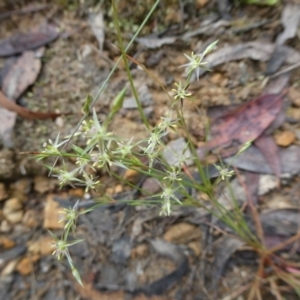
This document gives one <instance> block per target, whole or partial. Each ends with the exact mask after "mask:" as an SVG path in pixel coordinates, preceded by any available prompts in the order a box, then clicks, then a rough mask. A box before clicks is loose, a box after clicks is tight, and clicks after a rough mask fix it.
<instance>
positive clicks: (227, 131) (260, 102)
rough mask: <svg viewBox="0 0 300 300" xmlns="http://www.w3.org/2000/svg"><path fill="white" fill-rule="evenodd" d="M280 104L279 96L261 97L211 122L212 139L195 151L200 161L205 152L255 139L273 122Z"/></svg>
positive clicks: (281, 99) (280, 98) (281, 100)
mask: <svg viewBox="0 0 300 300" xmlns="http://www.w3.org/2000/svg"><path fill="white" fill-rule="evenodd" d="M282 102H283V98H282V96H281V95H280V94H279V95H277V94H276V95H275V94H269V95H262V96H260V97H258V98H256V99H254V100H252V101H250V102H248V103H246V104H244V105H242V106H240V107H239V108H237V109H236V110H234V111H232V112H230V113H228V114H226V115H224V116H222V117H219V118H218V119H215V120H213V122H212V125H211V134H212V139H211V140H210V141H208V142H207V143H206V144H205V145H204V146H203V147H200V148H198V149H197V153H198V155H199V157H200V159H202V158H203V157H204V153H205V152H206V151H209V150H212V149H215V148H220V147H221V148H225V147H229V146H232V145H233V143H238V144H239V145H242V144H244V143H246V142H248V141H253V140H255V139H257V138H258V137H259V136H260V135H261V134H262V133H263V132H264V131H265V130H266V129H267V128H268V127H269V126H270V124H271V123H272V122H273V121H274V120H275V118H276V116H277V115H278V114H279V112H280V110H281V106H282ZM220 154H221V155H222V153H220Z"/></svg>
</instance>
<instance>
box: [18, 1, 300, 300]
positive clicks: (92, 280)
mask: <svg viewBox="0 0 300 300" xmlns="http://www.w3.org/2000/svg"><path fill="white" fill-rule="evenodd" d="M220 2H221V1H220ZM229 13H230V12H229ZM221 29H222V28H221ZM200 34H202V33H200ZM191 39H192V37H191ZM60 42H61V41H60ZM73 42H74V41H69V42H68V43H71V45H72V46H74V45H73V44H72V43H73ZM64 45H66V44H64ZM165 46H166V47H167V44H165ZM260 47H261V49H259V47H257V48H256V49H255V51H259V50H261V52H263V51H264V50H263V49H264V43H261V44H260ZM104 48H105V45H104ZM254 48H255V47H254ZM266 48H268V43H266ZM271 48H273V49H274V45H273V44H272V47H271ZM241 49H242V50H240V51H243V47H241ZM244 49H245V48H244ZM290 49H291V48H288V51H290ZM220 50H222V49H220ZM22 52H23V51H22ZM246 52H247V51H246ZM250 52H251V51H250ZM267 52H268V51H267ZM59 53H60V52H59ZM62 53H64V52H62ZM70 53H72V52H70ZM271 53H272V51H269V52H268V53H267V54H266V55H265V57H264V54H261V53H258V54H253V53H252V54H251V55H250V56H248V57H250V58H252V57H255V55H257V56H256V57H259V55H261V57H262V58H263V59H261V61H264V62H266V61H268V59H269V58H268V57H270V55H271ZM291 53H294V52H293V51H292V52H291ZM57 55H58V53H57ZM62 55H63V54H62ZM64 55H66V53H64ZM68 55H70V54H68ZM248 55H249V53H248ZM240 57H241V56H240ZM246 57H247V56H246ZM233 60H234V59H232V60H228V61H233ZM225 61H226V60H225ZM228 61H227V62H228ZM292 61H293V60H292ZM45 67H47V63H46V66H45ZM72 67H74V65H72ZM80 67H83V66H82V65H81V66H80ZM88 71H89V70H87V72H88ZM67 75H68V74H67ZM67 75H66V77H67ZM56 76H57V75H56ZM71 84H73V83H71ZM73 85H74V84H73ZM52 88H53V86H52ZM68 88H69V87H68ZM275 88H278V86H277V85H276V84H275V87H274V88H270V89H269V91H267V92H266V91H264V92H263V94H264V96H261V97H259V98H261V99H269V100H270V99H272V97H275V98H276V97H278V95H272V96H270V95H271V94H280V93H281V92H282V89H281V90H279V91H277V90H275ZM234 92H235V90H233V93H234ZM254 94H258V93H257V91H255V92H254ZM269 97H271V98H269ZM153 98H155V97H153ZM259 98H258V99H259ZM76 101H77V98H76ZM154 101H155V100H154ZM270 101H271V100H270ZM278 101H279V100H278ZM280 101H282V99H281V100H280ZM280 101H279V102H280ZM250 102H251V101H250ZM258 102H259V101H258ZM275 102H276V101H275ZM212 103H213V102H212ZM155 104H157V102H156V103H155ZM245 106H246V107H247V109H244V112H243V113H242V112H241V114H242V117H243V116H244V115H243V114H245V115H246V116H247V118H248V119H249V118H250V119H251V118H252V117H253V118H254V122H256V121H257V119H256V118H258V117H256V116H255V114H259V118H264V114H265V113H266V114H267V117H266V119H267V121H266V122H265V123H264V124H259V126H258V127H261V128H260V129H259V130H258V129H255V130H254V133H253V136H254V137H255V138H257V139H261V138H262V139H263V138H265V137H264V136H263V134H265V133H267V132H268V130H269V132H268V134H270V133H272V132H274V130H275V129H276V128H278V126H279V125H280V124H282V120H281V121H278V124H277V125H276V126H275V125H274V128H275V129H272V130H270V127H271V126H272V124H273V123H274V122H275V120H276V119H277V117H278V116H279V115H280V113H281V112H282V110H283V106H284V103H283V104H282V103H281V105H279V104H278V103H277V105H275V107H277V106H280V109H279V108H278V107H277V108H276V109H274V110H273V108H272V106H271V104H270V106H268V105H266V109H265V110H270V111H271V112H273V113H274V115H272V114H271V115H272V116H270V115H268V113H267V112H266V111H265V110H263V112H262V113H260V111H259V109H258V108H256V109H253V113H251V114H250V116H248V115H247V113H246V110H248V108H249V107H251V105H249V104H248V106H247V104H245ZM159 108H160V107H158V109H159ZM240 108H241V107H235V108H234V109H233V110H232V111H229V112H227V113H225V115H224V114H221V117H220V120H221V121H220V123H218V126H221V125H224V126H229V127H232V128H231V129H230V130H231V131H230V133H233V134H234V136H235V137H236V138H237V140H236V141H233V146H234V147H235V148H236V146H240V145H241V143H242V142H243V141H244V139H243V138H242V137H240V135H239V133H236V135H235V132H237V129H234V128H237V127H238V125H234V122H233V123H230V125H226V122H225V121H226V120H227V119H226V118H228V120H229V121H230V118H229V117H228V116H230V115H232V118H233V117H234V115H235V114H236V113H238V111H239V109H240ZM250 110H251V109H250ZM240 111H243V110H240ZM127 114H128V115H130V114H131V112H127ZM131 116H132V115H131ZM242 117H238V119H239V120H241V119H242ZM272 120H273V121H272ZM121 121H122V123H121V124H125V118H124V119H121ZM230 122H231V121H230ZM249 124H252V123H249ZM267 124H269V125H267ZM218 126H217V125H216V127H215V132H214V134H215V135H218V131H219V128H218ZM250 126H251V125H250ZM245 128H246V126H245V127H243V128H242V130H244V129H245ZM251 129H252V128H251ZM267 138H270V137H269V136H268V137H267ZM215 144H216V145H217V146H218V147H220V148H222V147H223V146H224V145H227V144H232V141H231V140H230V138H228V137H226V138H225V139H223V140H222V139H221V142H220V144H218V143H217V142H215ZM263 145H269V144H268V142H266V141H265V144H264V143H263ZM212 148H213V146H212ZM261 148H263V147H261ZM253 149H256V150H255V153H254V152H251V151H252V150H253ZM235 150H236V149H235ZM273 150H274V149H273ZM253 153H254V154H253ZM244 154H248V156H246V157H244V160H242V163H247V162H248V165H249V168H250V169H251V168H252V169H255V171H254V172H255V173H264V172H265V171H266V170H267V172H266V173H270V174H276V172H277V173H278V172H279V171H278V169H277V171H276V170H275V169H276V168H274V166H273V167H272V166H271V165H270V163H268V162H267V161H266V155H263V154H262V152H261V151H259V150H258V148H257V147H256V145H253V146H251V147H250V148H249V149H248V150H246V151H245V152H244V153H242V154H241V155H240V156H241V157H242V156H243V155H244ZM267 155H268V154H267ZM278 155H279V157H280V162H281V165H280V167H281V170H280V174H281V176H282V177H283V174H285V172H286V173H289V174H292V175H295V174H298V173H299V170H298V169H299V168H298V165H299V164H297V160H298V161H299V147H298V146H295V145H294V146H291V147H288V148H287V149H279V150H278ZM240 156H238V157H237V158H236V160H235V161H234V162H233V164H234V165H235V164H236V162H239V157H240ZM273 157H274V156H273ZM225 159H226V158H225ZM257 159H258V161H257ZM245 161H246V162H245ZM255 161H256V162H255ZM237 165H238V164H237ZM252 165H254V167H253V166H252ZM277 167H278V166H277ZM241 169H243V166H242V167H241ZM245 169H247V167H245ZM257 170H260V171H259V172H258V171H257ZM254 181H255V180H254ZM249 184H250V183H249ZM249 189H250V188H249ZM241 190H242V189H241ZM244 194H245V193H244ZM33 200H34V199H31V200H30V206H31V207H32V206H34V202H32V201H33ZM123 208H124V206H123ZM184 209H185V208H182V212H181V211H179V212H175V213H174V216H172V217H171V218H170V219H168V220H165V219H164V220H161V219H160V218H153V220H152V219H150V220H149V221H148V222H147V224H146V221H144V222H142V221H141V222H140V224H139V231H138V233H137V234H132V235H131V238H132V241H133V242H134V243H137V244H140V243H144V244H146V248H147V249H148V242H149V241H159V234H160V233H163V232H165V231H166V228H168V227H172V226H173V222H174V223H176V221H177V220H178V219H179V220H181V219H183V218H186V220H187V221H188V222H191V220H190V219H189V217H188V216H189V215H188V214H186V212H185V213H183V211H184ZM193 211H195V209H193ZM116 212H117V213H116ZM153 213H155V212H154V211H152V214H153ZM297 213H298V212H297V211H296V210H295V211H294V212H293V213H292V214H294V217H296V216H297ZM137 214H138V215H139V216H141V215H146V217H144V218H142V220H147V212H146V211H132V210H130V209H125V210H123V209H122V208H121V207H120V206H117V205H115V206H114V205H112V206H110V207H107V208H105V209H103V210H102V213H99V211H98V212H95V226H93V228H90V227H89V226H88V225H87V224H86V223H84V222H82V223H81V226H83V227H81V228H80V230H82V231H83V232H84V235H85V236H86V238H87V240H89V239H90V236H93V235H92V234H91V233H90V231H92V232H93V231H97V230H98V229H99V231H100V232H101V233H100V234H99V236H101V239H100V244H99V242H98V241H94V242H95V243H96V246H95V244H94V246H91V245H92V243H91V244H89V243H90V241H88V244H89V247H90V248H91V249H92V251H93V253H97V255H94V258H93V267H95V268H91V265H88V264H86V260H80V259H79V260H78V262H79V264H80V265H81V266H85V267H87V268H88V271H89V272H88V276H87V280H86V281H85V282H86V286H87V289H86V290H85V291H89V292H90V293H88V294H84V293H85V291H84V290H82V289H80V287H77V293H80V295H81V296H82V297H84V296H85V297H90V298H94V299H98V298H99V297H103V298H104V299H109V297H116V298H120V299H122V298H124V295H125V293H126V292H127V291H128V290H130V291H135V292H136V293H137V292H142V293H144V294H151V293H154V294H158V293H163V294H165V293H167V290H169V289H171V288H172V285H173V286H174V285H175V288H176V289H177V290H176V292H177V293H178V294H177V295H178V297H179V298H180V295H184V296H185V295H186V294H183V293H184V292H187V291H184V289H181V283H183V285H185V284H186V282H185V281H182V280H184V278H185V277H188V279H189V280H191V283H192V285H191V284H190V285H189V286H193V289H198V285H197V283H198V281H197V280H195V278H196V279H197V276H195V277H194V278H193V276H191V275H190V274H189V272H188V269H189V268H188V263H187V262H186V261H185V262H183V263H184V264H182V266H179V267H178V268H177V269H176V270H175V273H174V270H173V273H172V271H171V272H165V274H167V275H166V276H165V277H163V278H162V277H161V274H159V276H158V274H156V275H157V276H156V277H155V278H154V279H153V277H152V278H151V279H150V280H149V278H148V280H147V282H145V281H144V284H141V285H140V286H141V288H139V287H132V282H134V280H133V279H132V277H130V276H131V275H132V273H133V274H134V275H136V276H140V275H137V274H147V267H145V266H147V264H148V265H149V264H150V265H155V269H159V268H160V267H165V265H166V261H164V263H163V264H162V266H160V264H159V263H157V260H155V256H154V258H153V253H151V251H150V254H148V256H147V257H146V258H145V257H143V258H141V259H140V258H139V259H137V260H136V261H138V262H137V263H136V261H134V260H133V259H131V260H130V263H128V262H127V261H125V260H124V261H123V263H124V268H123V269H122V268H121V269H118V268H117V266H112V267H111V268H101V267H102V266H104V262H105V260H109V258H110V255H108V256H107V255H106V253H105V252H106V251H107V252H109V253H110V251H111V249H110V245H114V244H115V242H118V240H119V239H120V238H121V236H122V235H123V233H124V230H126V232H129V233H130V232H131V227H130V225H129V224H131V222H132V220H135V219H136V218H137V216H136V215H137ZM285 214H286V215H285V216H280V217H279V218H278V217H277V218H275V224H276V225H277V226H278V227H279V226H280V224H281V221H282V220H283V221H286V220H287V216H288V215H289V214H290V211H287V212H286V213H285ZM155 215H157V214H155ZM99 216H101V219H102V218H106V219H105V220H107V222H108V220H111V219H113V220H115V221H116V223H117V224H119V226H112V228H111V231H114V234H112V233H110V232H106V231H101V228H102V227H103V228H104V227H105V224H99ZM281 217H282V220H281V219H280V218H281ZM264 218H265V217H264ZM265 219H267V218H265ZM196 221H197V222H198V224H199V223H201V222H204V221H203V220H202V219H198V220H196ZM196 221H195V222H196ZM177 222H178V221H177ZM264 222H265V221H264ZM104 223H106V222H104ZM165 223H168V226H167V227H166V228H165V227H164V224H165ZM271 223H272V222H269V223H268V222H267V221H266V224H271ZM273 223H274V222H273ZM106 224H107V223H106ZM289 224H290V223H289ZM123 225H124V226H123ZM84 226H85V227H84ZM272 226H273V225H269V227H272ZM287 226H288V225H287ZM115 228H122V230H123V231H118V230H117V229H115ZM272 228H274V227H272ZM293 228H294V227H293ZM276 230H277V228H275V229H274V231H273V232H272V231H270V232H271V233H274V232H275V234H274V235H273V237H271V239H273V241H275V239H276V238H277V237H278V239H279V237H280V236H279V234H280V231H278V233H279V234H278V235H277V236H276ZM293 232H294V231H293ZM266 233H268V232H267V231H266ZM118 235H120V236H118ZM266 237H268V235H266ZM212 238H213V237H212ZM194 242H196V243H198V244H200V242H199V240H196V241H194ZM228 244H229V246H228V247H227V246H226V245H227V244H226V243H225V244H224V245H223V249H224V251H225V254H224V253H223V252H224V251H223V252H220V254H219V255H216V254H217V253H213V254H214V256H215V257H214V258H215V259H219V260H220V263H218V264H216V265H217V267H216V268H215V271H216V274H217V275H218V277H220V274H221V275H222V276H226V273H225V271H226V263H227V262H228V257H230V255H228V253H229V254H231V253H234V252H235V251H237V250H238V249H239V247H238V246H235V247H234V246H232V247H231V246H230V243H228ZM233 244H235V243H234V242H233ZM274 244H275V243H273V244H272V245H274ZM220 245H221V246H222V243H220ZM133 246H134V244H133V243H132V244H131V243H130V247H133ZM156 246H157V245H156ZM221 246H220V247H221ZM93 247H94V248H93ZM182 247H183V250H184V253H188V252H189V251H191V249H192V248H190V246H189V245H179V246H178V247H177V248H178V249H182ZM120 248H121V247H120ZM169 249H170V250H169V251H172V250H171V249H172V248H169ZM201 250H203V249H201V248H200V252H201ZM226 250H227V251H228V253H226ZM121 252H122V251H120V255H122V253H121ZM126 253H127V256H126V258H127V259H130V258H128V253H129V250H128V249H126ZM117 254H118V255H119V252H118V253H117ZM223 255H224V257H222V256H223ZM98 256H100V257H101V258H98ZM192 257H193V256H191V255H189V259H192ZM202 259H206V257H204V256H203V257H201V258H199V257H197V258H196V260H194V261H192V264H195V267H197V262H198V261H199V260H202ZM41 263H44V259H43V258H42V260H41ZM45 264H46V267H50V270H51V264H47V263H45ZM130 264H132V270H134V271H132V270H130V271H131V273H130V272H129V271H128V269H127V267H128V266H129V265H130ZM109 265H110V266H111V265H112V264H110V263H109ZM103 270H107V271H109V270H113V271H114V272H115V271H117V273H116V274H117V277H118V281H117V282H118V283H117V284H115V285H102V286H101V289H106V290H108V291H110V292H111V294H110V295H108V296H107V293H106V292H102V290H101V292H100V291H99V285H98V288H97V289H96V288H95V286H96V284H97V282H98V281H97V280H98V278H100V277H105V276H106V274H101V273H103ZM120 270H121V271H120ZM52 271H53V270H51V271H50V272H52ZM176 271H177V273H176ZM118 272H119V273H118ZM126 272H128V273H126ZM121 273H122V274H128V275H130V276H128V277H130V278H131V279H130V280H132V281H131V283H130V282H129V281H130V280H128V282H127V283H125V284H124V283H122V282H121V281H119V278H120V277H121ZM174 274H175V275H176V276H177V277H176V276H175V275H174ZM49 275H50V276H51V275H53V276H52V277H53V278H55V276H57V275H56V274H55V273H53V272H52V273H48V274H47V276H49ZM118 275H119V276H118ZM169 275H172V276H173V277H172V276H169ZM184 275H187V276H184ZM141 277H142V275H141ZM174 278H175V279H174ZM39 279H40V278H39ZM120 282H121V284H119V283H120ZM154 288H155V289H154ZM167 288H168V289H167ZM114 289H115V291H116V290H118V291H117V292H115V291H113V290H114ZM124 289H125V291H124ZM126 289H127V290H126ZM189 292H190V291H189ZM125 296H128V295H125ZM184 296H183V297H184ZM132 297H134V296H132ZM139 297H140V296H139V295H136V296H135V297H134V298H139ZM141 297H143V296H141ZM192 297H194V295H193V296H192ZM195 297H196V296H195ZM199 297H202V298H204V299H208V298H205V297H203V296H202V295H201V296H199V293H198V298H199ZM144 298H145V299H146V298H148V297H146V296H145V297H144ZM141 299H142V298H141Z"/></svg>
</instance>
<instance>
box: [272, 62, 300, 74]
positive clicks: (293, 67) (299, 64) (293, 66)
mask: <svg viewBox="0 0 300 300" xmlns="http://www.w3.org/2000/svg"><path fill="white" fill-rule="evenodd" d="M298 67H300V61H299V62H297V63H295V64H293V65H291V66H289V67H286V68H285V69H282V70H281V71H278V72H277V73H275V74H273V75H271V76H270V77H269V78H274V77H278V76H280V75H282V74H285V73H287V72H290V71H292V70H294V69H297V68H298Z"/></svg>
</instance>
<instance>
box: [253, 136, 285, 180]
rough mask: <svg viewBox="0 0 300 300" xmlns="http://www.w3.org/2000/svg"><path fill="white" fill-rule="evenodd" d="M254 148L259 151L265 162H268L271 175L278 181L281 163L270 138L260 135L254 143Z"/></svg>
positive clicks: (276, 149)
mask: <svg viewBox="0 0 300 300" xmlns="http://www.w3.org/2000/svg"><path fill="white" fill-rule="evenodd" d="M254 144H255V146H256V147H257V148H258V149H259V150H260V151H261V153H262V154H263V156H264V158H265V160H266V161H267V162H268V164H269V166H270V167H271V169H272V171H273V173H274V174H275V175H276V177H277V178H278V179H279V178H280V174H281V162H280V157H279V151H278V147H277V145H276V143H275V141H274V139H273V137H271V136H267V135H261V136H260V137H259V138H258V139H256V140H255V142H254Z"/></svg>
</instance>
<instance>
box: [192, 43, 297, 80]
mask: <svg viewBox="0 0 300 300" xmlns="http://www.w3.org/2000/svg"><path fill="white" fill-rule="evenodd" d="M284 47H285V48H286V53H287V57H286V62H287V63H288V64H295V63H297V62H299V60H300V53H299V52H298V51H296V50H294V49H293V48H291V47H288V46H284ZM274 49H275V44H272V43H267V42H264V41H255V42H249V43H242V44H237V45H229V46H225V47H223V48H220V49H218V50H217V51H214V52H212V53H211V54H209V55H208V56H206V57H205V59H204V61H205V62H207V64H206V65H205V67H206V68H209V69H212V68H214V67H216V66H219V65H221V64H224V63H226V62H229V61H234V60H241V59H245V58H251V59H254V60H260V61H268V60H269V59H270V57H271V55H272V53H273V52H274ZM206 72H207V71H206V70H203V69H200V70H199V76H201V75H203V74H205V73H206ZM196 78H197V77H196V74H195V73H194V74H193V76H192V78H191V81H195V80H196Z"/></svg>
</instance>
